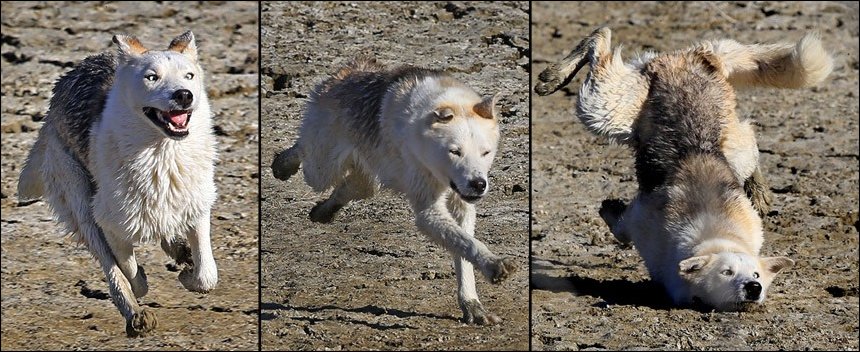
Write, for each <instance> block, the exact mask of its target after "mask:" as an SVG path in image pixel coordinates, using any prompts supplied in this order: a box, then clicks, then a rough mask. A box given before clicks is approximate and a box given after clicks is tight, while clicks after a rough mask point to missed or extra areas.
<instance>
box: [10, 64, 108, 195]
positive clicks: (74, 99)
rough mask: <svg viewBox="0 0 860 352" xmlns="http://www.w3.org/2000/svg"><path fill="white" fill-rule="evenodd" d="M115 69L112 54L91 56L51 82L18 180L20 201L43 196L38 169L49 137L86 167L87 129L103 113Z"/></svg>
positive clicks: (87, 160)
mask: <svg viewBox="0 0 860 352" xmlns="http://www.w3.org/2000/svg"><path fill="white" fill-rule="evenodd" d="M115 70H116V56H115V55H114V54H111V53H102V54H98V55H93V56H90V57H87V58H86V59H84V60H83V61H81V62H80V63H78V64H77V65H75V67H74V68H73V69H72V70H71V71H69V72H67V73H66V74H65V75H63V76H62V77H60V79H59V80H58V81H57V83H56V84H55V85H54V89H53V91H52V92H53V96H52V97H51V103H50V108H49V109H48V114H47V116H46V117H45V124H44V125H43V126H42V129H41V130H40V131H39V137H38V139H37V140H36V145H35V146H34V148H33V149H32V151H31V152H30V154H29V155H28V157H27V162H26V164H25V165H24V168H23V170H22V171H21V176H20V179H19V181H18V197H19V198H20V199H21V200H29V199H37V198H39V197H41V196H42V195H43V191H44V185H43V184H42V178H41V176H40V173H39V172H38V170H39V169H40V168H41V164H42V163H43V162H44V161H45V160H44V158H43V154H44V152H45V144H46V143H47V142H46V139H48V138H56V139H57V140H58V141H59V142H60V143H61V144H62V147H63V148H66V149H67V150H68V151H69V153H70V154H71V155H73V156H74V157H75V158H76V159H77V161H78V162H79V163H80V164H81V166H82V167H83V168H84V169H86V166H87V164H88V162H89V146H90V128H91V127H92V126H93V125H94V124H95V123H96V122H97V121H98V120H99V119H100V118H101V116H102V111H103V110H104V107H105V101H106V100H107V94H108V91H110V88H111V85H112V84H113V80H114V73H115ZM47 134H53V136H48V135H47Z"/></svg>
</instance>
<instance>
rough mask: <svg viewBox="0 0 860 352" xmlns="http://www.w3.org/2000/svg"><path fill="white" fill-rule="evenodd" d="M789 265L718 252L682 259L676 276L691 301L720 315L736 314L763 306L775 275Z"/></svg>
mask: <svg viewBox="0 0 860 352" xmlns="http://www.w3.org/2000/svg"><path fill="white" fill-rule="evenodd" d="M792 265H794V261H793V260H791V259H789V258H786V257H768V258H759V257H756V256H752V255H749V254H744V253H735V252H720V253H716V254H709V255H704V256H697V257H692V258H688V259H685V260H683V261H681V263H680V264H679V272H680V275H681V278H683V279H684V280H685V281H687V283H688V284H689V287H690V295H691V297H692V298H693V299H698V300H700V301H701V303H704V304H706V305H709V306H711V307H714V308H715V309H717V310H720V311H737V310H745V309H747V308H749V307H750V306H752V305H755V304H761V303H763V302H764V299H765V295H766V293H767V288H768V287H769V286H770V283H771V282H772V281H773V278H774V277H775V276H776V274H778V273H779V272H780V271H782V270H783V269H785V268H788V267H790V266H792Z"/></svg>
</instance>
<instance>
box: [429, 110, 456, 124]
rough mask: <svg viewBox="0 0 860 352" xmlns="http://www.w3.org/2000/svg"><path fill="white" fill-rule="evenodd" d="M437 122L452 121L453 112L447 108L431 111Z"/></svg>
mask: <svg viewBox="0 0 860 352" xmlns="http://www.w3.org/2000/svg"><path fill="white" fill-rule="evenodd" d="M433 115H434V116H436V121H437V122H448V121H451V120H453V119H454V110H452V109H451V108H448V107H444V108H438V109H436V110H433Z"/></svg>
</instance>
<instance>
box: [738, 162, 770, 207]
mask: <svg viewBox="0 0 860 352" xmlns="http://www.w3.org/2000/svg"><path fill="white" fill-rule="evenodd" d="M744 191H746V193H747V197H749V199H750V201H751V202H752V206H753V208H755V210H756V211H758V213H759V215H760V216H765V215H767V213H768V212H769V211H770V204H771V198H770V189H769V188H768V185H767V180H765V178H764V176H762V174H761V169H760V168H758V167H756V168H755V171H753V174H752V175H751V176H750V177H749V178H748V179H746V182H744Z"/></svg>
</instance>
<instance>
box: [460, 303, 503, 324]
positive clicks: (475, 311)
mask: <svg viewBox="0 0 860 352" xmlns="http://www.w3.org/2000/svg"><path fill="white" fill-rule="evenodd" d="M460 309H461V310H462V311H463V320H462V321H463V322H464V323H466V324H475V325H496V324H498V323H501V322H502V318H499V316H498V315H495V314H492V313H490V312H487V310H485V309H484V306H483V305H482V304H481V302H479V301H478V300H476V299H473V300H469V301H465V302H460Z"/></svg>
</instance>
